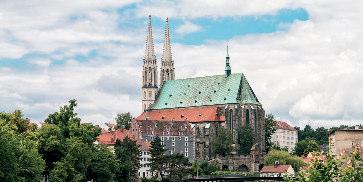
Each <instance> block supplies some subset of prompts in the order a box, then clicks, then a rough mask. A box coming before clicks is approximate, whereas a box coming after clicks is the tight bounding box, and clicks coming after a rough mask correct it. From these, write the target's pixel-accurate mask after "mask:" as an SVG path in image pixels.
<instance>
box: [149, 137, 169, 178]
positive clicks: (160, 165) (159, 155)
mask: <svg viewBox="0 0 363 182" xmlns="http://www.w3.org/2000/svg"><path fill="white" fill-rule="evenodd" d="M150 148H151V149H150V154H151V160H150V168H151V171H152V172H153V174H154V173H155V172H156V175H157V174H160V176H161V178H163V169H164V165H165V164H166V157H165V155H164V154H165V151H166V150H165V149H164V145H162V144H161V139H160V137H158V136H156V137H155V138H154V140H153V141H152V142H151V147H150ZM154 175H155V174H154Z"/></svg>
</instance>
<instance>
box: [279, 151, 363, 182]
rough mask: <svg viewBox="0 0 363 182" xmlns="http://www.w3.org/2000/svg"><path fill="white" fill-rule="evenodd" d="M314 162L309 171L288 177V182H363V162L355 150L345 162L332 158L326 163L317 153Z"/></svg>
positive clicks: (344, 159)
mask: <svg viewBox="0 0 363 182" xmlns="http://www.w3.org/2000/svg"><path fill="white" fill-rule="evenodd" d="M314 155H315V158H314V160H313V162H311V163H309V166H308V168H307V170H304V171H300V172H299V173H298V174H297V176H296V177H291V176H288V177H286V178H285V180H286V181H300V182H315V181H321V182H330V181H342V182H348V181H363V160H362V159H361V157H360V156H359V152H358V150H353V151H352V152H351V154H350V155H348V156H347V157H346V158H343V160H342V161H343V162H342V161H339V160H337V159H335V158H333V157H331V156H327V158H326V160H325V161H320V160H319V157H318V156H319V154H318V153H315V154H314Z"/></svg>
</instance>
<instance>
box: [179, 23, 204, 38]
mask: <svg viewBox="0 0 363 182" xmlns="http://www.w3.org/2000/svg"><path fill="white" fill-rule="evenodd" d="M201 29H202V27H201V26H199V25H197V24H194V23H192V22H190V21H185V22H184V23H183V24H182V25H180V26H179V27H178V28H177V29H176V31H175V32H176V33H178V34H182V35H184V34H189V33H193V32H198V31H200V30H201Z"/></svg>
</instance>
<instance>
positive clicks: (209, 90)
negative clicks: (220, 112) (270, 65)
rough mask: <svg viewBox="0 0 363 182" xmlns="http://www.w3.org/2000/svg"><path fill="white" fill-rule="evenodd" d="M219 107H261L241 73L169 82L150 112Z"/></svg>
mask: <svg viewBox="0 0 363 182" xmlns="http://www.w3.org/2000/svg"><path fill="white" fill-rule="evenodd" d="M222 104H257V105H261V104H260V102H259V101H258V99H257V97H256V95H255V94H254V92H253V90H252V88H251V87H250V85H249V83H248V82H247V79H246V78H245V76H244V75H243V74H242V73H234V74H231V75H230V76H228V77H226V76H225V75H214V76H206V77H197V78H187V79H177V80H168V81H166V82H164V84H163V87H162V88H161V89H160V91H159V93H158V96H157V99H156V101H155V103H154V104H153V105H152V106H151V108H150V109H151V110H155V109H167V108H180V107H196V106H209V105H222Z"/></svg>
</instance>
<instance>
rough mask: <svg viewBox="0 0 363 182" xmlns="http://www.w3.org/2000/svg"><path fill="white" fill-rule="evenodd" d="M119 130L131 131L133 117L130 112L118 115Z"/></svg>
mask: <svg viewBox="0 0 363 182" xmlns="http://www.w3.org/2000/svg"><path fill="white" fill-rule="evenodd" d="M115 120H116V123H117V128H121V129H127V130H128V129H130V127H131V120H132V116H131V114H130V113H129V112H127V113H121V114H117V116H116V118H115Z"/></svg>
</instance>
